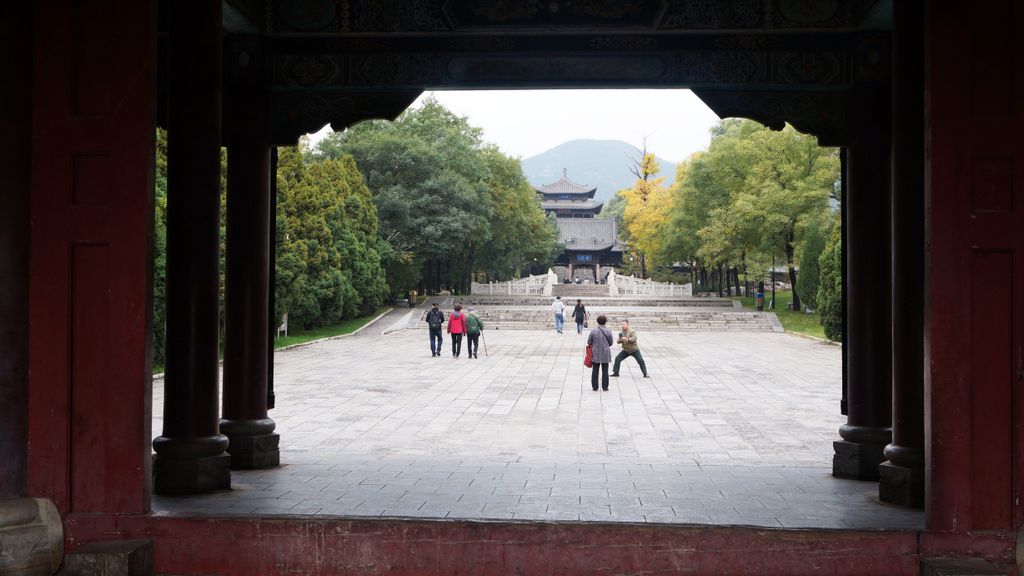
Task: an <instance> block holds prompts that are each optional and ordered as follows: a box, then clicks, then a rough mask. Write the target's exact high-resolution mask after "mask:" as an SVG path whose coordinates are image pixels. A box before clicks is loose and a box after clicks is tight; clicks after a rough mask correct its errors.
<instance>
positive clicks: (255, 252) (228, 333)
mask: <svg viewBox="0 0 1024 576" xmlns="http://www.w3.org/2000/svg"><path fill="white" fill-rule="evenodd" d="M272 177H273V175H272V174H271V173H270V145H269V143H268V142H267V140H266V139H264V138H260V136H259V135H258V134H244V133H243V134H239V135H238V137H237V138H233V139H232V142H231V143H230V144H229V147H228V202H227V212H228V213H227V254H226V266H227V275H226V278H225V298H224V300H225V327H224V398H223V418H224V419H223V420H221V423H220V431H221V433H223V434H225V435H226V436H227V437H228V438H229V439H230V444H229V445H228V452H229V453H230V454H231V467H232V468H235V469H241V468H271V467H274V466H277V465H278V464H279V463H280V452H279V450H278V442H279V436H278V435H277V434H275V433H274V428H275V423H274V421H273V420H272V419H270V418H269V417H268V416H267V374H268V363H269V360H270V351H269V350H268V347H267V337H268V336H267V335H268V334H269V333H270V315H269V310H270V250H271V242H270V226H271V222H270V179H271V178H272Z"/></svg>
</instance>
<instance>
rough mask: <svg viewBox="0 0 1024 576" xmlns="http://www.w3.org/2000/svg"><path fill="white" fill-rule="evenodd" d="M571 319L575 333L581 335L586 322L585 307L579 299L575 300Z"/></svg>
mask: <svg viewBox="0 0 1024 576" xmlns="http://www.w3.org/2000/svg"><path fill="white" fill-rule="evenodd" d="M572 318H573V320H575V321H576V333H577V334H583V328H584V324H586V322H587V307H586V306H584V305H583V301H582V300H580V299H579V298H577V299H576V307H575V308H573V309H572Z"/></svg>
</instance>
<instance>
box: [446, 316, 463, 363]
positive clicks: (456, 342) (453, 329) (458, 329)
mask: <svg viewBox="0 0 1024 576" xmlns="http://www.w3.org/2000/svg"><path fill="white" fill-rule="evenodd" d="M467 328H468V327H467V326H466V315H465V314H463V313H462V304H456V305H455V311H454V312H452V313H451V314H450V315H449V316H448V334H450V335H451V337H452V358H458V357H459V354H461V353H462V335H463V334H465V333H466V330H467Z"/></svg>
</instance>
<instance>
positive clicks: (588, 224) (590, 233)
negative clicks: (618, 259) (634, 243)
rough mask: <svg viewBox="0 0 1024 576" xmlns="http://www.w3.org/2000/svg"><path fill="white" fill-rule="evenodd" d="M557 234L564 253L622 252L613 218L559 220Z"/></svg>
mask: <svg viewBox="0 0 1024 576" xmlns="http://www.w3.org/2000/svg"><path fill="white" fill-rule="evenodd" d="M558 233H559V234H558V242H559V243H560V244H562V245H564V246H565V249H566V251H589V252H599V251H602V250H611V251H612V252H622V244H621V243H620V242H619V240H618V237H619V234H618V226H617V224H616V223H615V219H614V218H559V219H558Z"/></svg>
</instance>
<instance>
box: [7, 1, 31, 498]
mask: <svg viewBox="0 0 1024 576" xmlns="http://www.w3.org/2000/svg"><path fill="white" fill-rule="evenodd" d="M31 21H32V5H31V4H29V3H28V2H14V3H12V4H10V6H9V7H7V8H6V12H5V13H4V18H0V69H3V70H5V71H6V72H5V81H4V82H3V83H0V110H3V111H4V112H5V113H3V114H0V158H3V159H4V169H3V170H0V190H2V192H0V351H2V353H0V462H3V465H0V500H2V499H3V498H8V497H17V496H24V495H25V478H26V475H27V466H28V414H27V413H28V254H29V242H28V234H29V211H28V207H29V198H30V189H31V182H32V26H26V25H25V23H26V22H31Z"/></svg>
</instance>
